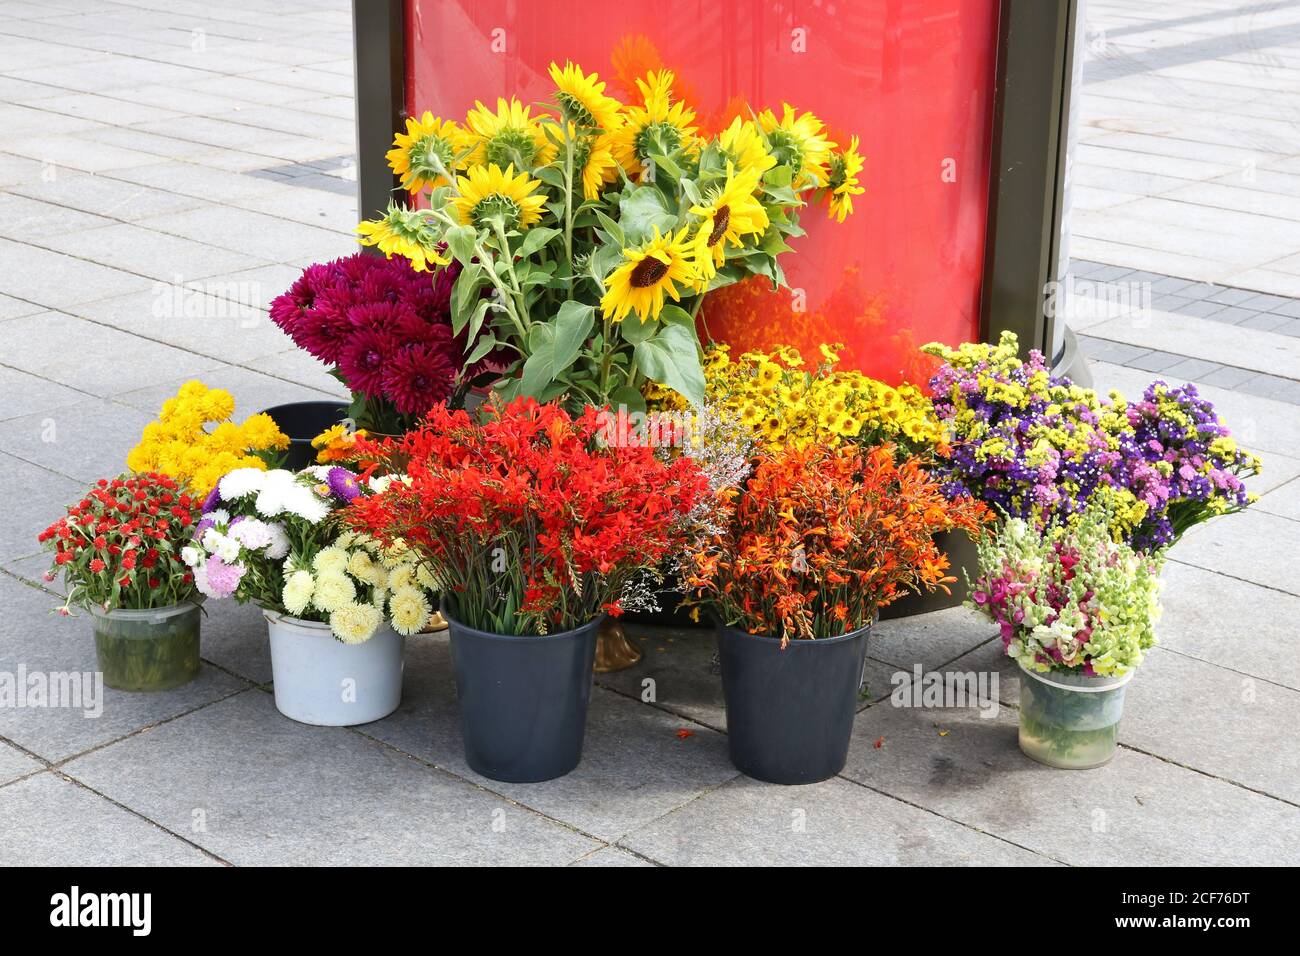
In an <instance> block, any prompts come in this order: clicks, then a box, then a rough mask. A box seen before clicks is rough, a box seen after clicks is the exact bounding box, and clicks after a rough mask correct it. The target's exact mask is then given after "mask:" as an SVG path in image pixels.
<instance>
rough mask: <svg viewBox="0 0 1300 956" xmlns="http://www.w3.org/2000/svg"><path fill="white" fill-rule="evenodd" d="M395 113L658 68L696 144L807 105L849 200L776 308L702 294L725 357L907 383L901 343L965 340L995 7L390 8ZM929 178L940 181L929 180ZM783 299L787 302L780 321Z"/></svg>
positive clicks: (983, 184)
mask: <svg viewBox="0 0 1300 956" xmlns="http://www.w3.org/2000/svg"><path fill="white" fill-rule="evenodd" d="M407 3H408V7H407V65H408V67H407V68H408V77H407V103H408V109H410V110H411V111H412V112H414V111H417V110H425V109H429V110H432V111H433V112H434V113H435V114H438V115H443V116H447V117H449V118H456V119H459V118H461V116H462V115H463V114H464V112H465V111H466V110H467V109H469V108H470V107H472V106H473V103H474V100H476V99H482V100H484V101H485V102H492V101H494V100H495V97H497V96H509V95H511V94H513V95H516V96H518V97H519V98H520V99H521V100H523V101H524V102H525V103H534V102H539V101H544V100H546V99H548V98H549V95H550V90H551V85H550V80H549V78H548V77H547V75H546V67H547V64H548V63H550V61H551V60H559V61H561V62H563V61H564V60H565V59H566V58H568V59H572V60H574V61H575V62H578V63H580V64H581V65H582V66H583V67H584V68H585V69H587V70H596V71H598V72H599V73H600V75H601V78H602V79H606V80H609V81H611V89H610V92H612V93H614V94H615V95H618V96H619V97H620V98H622V99H624V100H626V99H628V98H629V97H630V92H629V89H630V88H631V80H632V78H633V77H634V76H637V75H641V74H642V73H644V72H645V70H647V69H649V68H652V67H658V66H660V65H663V66H667V67H669V68H671V69H672V70H674V71H675V72H676V74H677V77H678V83H677V87H676V92H677V94H678V95H679V96H681V97H682V98H684V99H686V100H687V101H688V102H690V104H691V105H692V106H694V107H695V108H696V109H697V110H698V111H699V114H700V119H701V121H702V122H701V126H702V128H703V131H705V132H711V131H713V130H714V129H716V127H717V124H718V123H719V122H721V121H723V120H725V119H729V118H730V116H731V115H734V111H735V109H736V108H737V105H738V104H739V103H741V102H748V103H749V104H750V105H752V106H753V107H754V109H755V110H758V109H761V108H763V107H773V108H775V109H777V110H778V111H779V108H780V104H781V102H782V100H787V101H789V102H790V103H792V104H794V105H795V106H797V107H799V108H800V109H801V110H811V111H812V112H814V113H816V114H817V115H818V116H819V117H821V118H822V119H823V120H824V121H825V122H826V123H827V124H828V126H829V127H830V129H831V131H832V134H833V136H832V138H834V139H835V140H836V141H837V142H845V143H846V142H847V141H848V136H849V135H850V134H857V135H858V136H859V137H860V138H861V141H862V142H861V151H862V153H863V155H865V156H866V160H867V163H866V169H865V170H864V172H863V174H862V176H861V179H862V182H863V185H864V186H866V189H867V192H866V194H865V195H863V196H860V197H858V198H857V199H856V201H855V208H856V212H855V214H854V215H853V216H852V217H851V218H850V219H849V220H847V221H846V222H845V223H844V224H842V225H838V224H836V223H834V222H831V221H829V220H828V219H827V218H826V215H825V212H824V207H817V208H810V209H806V210H804V212H803V217H802V219H801V224H802V225H804V226H805V228H807V230H808V235H807V236H806V237H803V238H801V239H798V240H795V242H794V246H795V252H794V253H792V254H788V255H787V256H786V257H785V258H784V259H783V260H782V263H783V265H784V267H785V270H786V275H787V278H788V279H789V281H790V284H791V286H792V287H794V288H795V289H796V290H799V291H800V294H799V295H795V296H792V295H791V293H790V292H788V291H785V290H782V291H780V292H777V293H773V292H771V291H770V287H768V286H762V285H757V284H754V285H750V284H746V285H744V286H738V287H732V288H729V289H722V290H719V291H718V292H715V293H713V295H712V296H711V297H710V299H709V300H708V305H707V306H706V308H705V313H704V314H705V318H706V320H707V328H708V330H709V332H710V333H711V334H712V335H713V336H714V337H715V338H718V339H721V340H724V341H728V342H731V343H732V344H733V345H734V346H738V347H741V348H747V347H752V346H760V347H765V346H769V345H772V344H777V343H790V344H794V345H797V346H799V347H800V348H803V349H804V350H805V351H806V352H808V350H810V349H811V352H810V353H809V354H811V355H815V354H816V345H817V344H818V343H820V342H842V343H844V344H845V345H846V346H847V347H848V348H847V350H846V352H845V353H844V358H845V360H846V364H847V365H852V366H856V367H858V368H861V369H862V370H863V371H865V372H867V373H869V374H871V375H875V376H878V377H880V378H883V379H885V380H887V381H897V380H899V379H900V378H907V379H911V380H914V381H915V380H918V379H923V378H924V377H925V374H926V373H925V368H927V367H928V366H927V365H922V364H921V363H920V362H919V359H918V357H917V355H916V351H915V349H916V346H917V345H919V344H922V343H924V342H927V341H930V340H932V339H941V340H944V341H947V342H949V343H952V344H955V343H957V342H960V341H963V340H968V339H973V338H976V337H977V335H978V330H979V318H978V316H979V291H980V276H981V270H982V267H983V257H984V254H983V253H984V234H985V222H986V209H987V202H988V172H989V170H988V162H989V136H990V120H991V116H992V101H993V69H994V61H995V58H996V51H997V8H998V3H997V0H784V2H774V0H651V2H648V3H619V2H611V0H590V2H575V0H407ZM945 173H947V174H948V175H945ZM801 303H806V307H804V308H803V309H802V310H800V309H799V306H800V305H801Z"/></svg>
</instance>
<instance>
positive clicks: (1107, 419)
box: [925, 332, 1259, 551]
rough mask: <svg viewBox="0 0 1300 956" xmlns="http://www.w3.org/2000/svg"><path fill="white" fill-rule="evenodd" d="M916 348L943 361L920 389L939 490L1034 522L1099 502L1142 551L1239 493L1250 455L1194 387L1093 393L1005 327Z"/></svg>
mask: <svg viewBox="0 0 1300 956" xmlns="http://www.w3.org/2000/svg"><path fill="white" fill-rule="evenodd" d="M925 351H926V352H928V353H930V354H932V355H937V356H939V357H940V358H941V359H943V361H944V364H943V366H942V367H941V368H940V369H939V371H938V372H937V373H936V374H935V375H934V377H933V378H932V379H931V380H930V388H931V391H932V392H933V395H934V399H933V401H934V407H935V413H936V415H937V416H938V418H939V420H940V422H941V423H943V425H944V426H945V428H946V430H947V432H948V436H947V437H948V444H947V447H946V448H942V449H941V454H940V455H939V456H938V461H937V463H936V466H935V467H936V469H937V471H938V473H939V476H940V478H941V480H942V481H943V482H944V487H945V491H946V492H947V494H948V495H949V496H950V497H957V496H960V495H971V496H974V497H976V498H979V499H981V500H983V501H984V502H985V503H987V504H989V505H990V506H992V507H993V508H995V509H996V510H998V511H999V512H1001V513H1002V514H1004V515H1006V516H1008V517H1011V518H1021V519H1024V520H1026V521H1028V522H1030V523H1031V524H1033V525H1035V526H1037V527H1038V528H1040V529H1046V528H1049V527H1052V526H1055V525H1062V524H1063V525H1071V524H1073V523H1074V522H1076V521H1077V520H1078V516H1079V515H1080V514H1082V513H1083V512H1084V511H1085V510H1087V509H1088V507H1089V506H1090V505H1092V504H1099V505H1101V506H1102V507H1104V508H1105V509H1106V510H1107V511H1108V512H1109V514H1110V515H1111V526H1112V528H1113V529H1114V530H1115V531H1116V533H1117V534H1118V535H1119V537H1121V538H1122V539H1123V540H1124V541H1126V542H1128V543H1129V544H1132V545H1133V546H1134V547H1136V548H1139V549H1141V550H1144V551H1155V550H1158V549H1160V548H1163V547H1166V546H1168V545H1171V544H1173V543H1174V542H1175V541H1176V540H1177V539H1178V537H1179V536H1180V535H1181V534H1182V533H1183V532H1184V531H1186V530H1187V529H1188V528H1190V527H1192V526H1193V525H1195V524H1197V523H1198V522H1200V521H1204V520H1207V519H1208V518H1211V517H1214V516H1215V515H1219V514H1227V513H1230V512H1232V511H1237V510H1240V509H1241V508H1243V507H1245V506H1246V504H1248V503H1249V501H1250V498H1249V496H1248V495H1247V493H1246V491H1245V487H1244V485H1243V483H1242V478H1243V477H1248V476H1250V475H1252V474H1256V473H1258V471H1259V459H1257V458H1256V457H1255V456H1253V455H1251V454H1249V453H1248V452H1244V451H1242V450H1240V449H1239V448H1237V446H1236V444H1235V442H1234V441H1233V440H1232V438H1231V437H1230V436H1229V434H1228V429H1227V427H1226V426H1224V425H1223V423H1222V422H1221V421H1220V420H1219V418H1218V416H1217V415H1216V414H1215V411H1214V408H1213V407H1212V406H1211V405H1210V403H1209V402H1207V401H1205V400H1204V399H1202V398H1200V397H1199V396H1198V395H1197V394H1196V389H1195V387H1194V386H1191V385H1186V386H1183V387H1182V388H1170V387H1169V386H1167V385H1165V383H1163V382H1156V383H1154V384H1153V385H1151V386H1150V387H1149V388H1148V389H1147V390H1146V393H1145V395H1144V396H1143V400H1142V401H1141V402H1136V403H1132V404H1130V403H1128V402H1126V401H1125V400H1124V399H1123V397H1122V396H1120V395H1119V394H1118V393H1114V392H1112V393H1111V396H1110V399H1109V400H1105V399H1102V398H1100V397H1099V396H1098V395H1097V394H1096V392H1094V391H1093V390H1091V389H1087V388H1082V387H1081V386H1079V385H1076V384H1074V383H1073V382H1071V381H1070V380H1069V379H1067V378H1058V377H1054V376H1052V375H1051V374H1050V373H1049V372H1048V369H1047V366H1046V363H1045V362H1044V360H1043V356H1042V354H1041V353H1039V352H1037V351H1034V352H1031V353H1030V355H1029V359H1028V360H1027V361H1022V360H1021V359H1020V358H1019V356H1018V349H1017V342H1016V337H1015V335H1014V334H1012V333H1009V332H1004V333H1003V334H1002V337H1001V340H1000V341H999V342H998V344H997V345H987V344H972V343H967V344H965V345H962V346H961V347H960V348H957V349H951V348H948V347H946V346H943V345H938V344H935V345H928V346H926V348H925Z"/></svg>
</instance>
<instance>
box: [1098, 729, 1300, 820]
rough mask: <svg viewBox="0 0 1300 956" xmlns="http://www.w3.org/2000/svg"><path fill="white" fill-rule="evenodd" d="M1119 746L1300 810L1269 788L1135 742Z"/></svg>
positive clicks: (1298, 805)
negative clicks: (1252, 784) (1163, 754)
mask: <svg viewBox="0 0 1300 956" xmlns="http://www.w3.org/2000/svg"><path fill="white" fill-rule="evenodd" d="M1119 746H1120V747H1123V748H1124V749H1125V750H1131V751H1133V752H1134V753H1139V754H1143V755H1145V756H1147V757H1154V758H1155V759H1156V760H1159V761H1160V762H1161V763H1167V764H1170V765H1171V766H1174V767H1181V768H1182V769H1184V770H1190V771H1191V772H1192V773H1196V774H1200V775H1201V776H1202V777H1209V778H1210V779H1211V780H1217V781H1219V782H1220V783H1226V784H1228V785H1229V786H1231V787H1238V788H1240V789H1242V790H1246V791H1248V792H1250V793H1254V794H1257V795H1259V796H1261V797H1266V798H1267V799H1269V800H1276V801H1277V802H1278V803H1284V804H1286V805H1287V806H1288V807H1295V808H1296V809H1297V810H1300V803H1297V802H1296V801H1294V800H1288V799H1287V798H1286V797H1279V796H1278V795H1277V794H1275V793H1269V792H1268V791H1267V790H1260V789H1259V788H1258V787H1252V786H1250V785H1249V784H1245V783H1241V782H1239V781H1237V780H1233V779H1231V778H1230V777H1221V776H1219V775H1218V774H1216V773H1210V772H1209V771H1208V770H1201V769H1200V768H1199V767H1193V766H1192V765H1191V764H1185V763H1180V762H1179V761H1177V760H1174V759H1172V758H1170V757H1162V756H1161V755H1160V754H1158V753H1152V752H1151V751H1149V750H1143V749H1142V748H1141V747H1135V746H1134V745H1133V744H1126V743H1124V742H1123V741H1120V743H1119Z"/></svg>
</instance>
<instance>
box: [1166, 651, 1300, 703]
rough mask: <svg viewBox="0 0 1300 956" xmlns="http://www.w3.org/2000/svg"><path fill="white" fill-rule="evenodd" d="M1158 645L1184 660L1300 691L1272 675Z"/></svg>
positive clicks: (1284, 688) (1262, 682)
mask: <svg viewBox="0 0 1300 956" xmlns="http://www.w3.org/2000/svg"><path fill="white" fill-rule="evenodd" d="M1156 647H1158V648H1159V649H1160V650H1162V651H1164V652H1165V653H1166V654H1175V655H1177V656H1178V657H1181V658H1183V659H1184V660H1189V661H1197V662H1199V663H1201V664H1208V665H1209V666H1211V667H1217V668H1218V669H1219V670H1222V671H1227V672H1228V673H1230V674H1238V675H1240V676H1241V677H1248V678H1250V679H1251V680H1254V681H1259V682H1260V683H1261V684H1268V685H1269V686H1271V687H1280V688H1281V689H1282V690H1289V691H1293V692H1296V693H1300V687H1292V686H1291V685H1290V684H1283V683H1282V682H1281V681H1277V680H1274V679H1273V678H1271V677H1264V676H1262V675H1260V674H1250V673H1247V672H1246V671H1241V670H1237V668H1235V667H1229V666H1228V665H1227V664H1220V663H1219V662H1218V661H1211V660H1206V659H1205V658H1204V657H1197V656H1196V655H1195V654H1188V653H1187V652H1186V651H1180V650H1178V649H1177V648H1173V647H1164V646H1162V645H1161V644H1159V643H1157V644H1156Z"/></svg>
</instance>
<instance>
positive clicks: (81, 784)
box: [50, 769, 234, 866]
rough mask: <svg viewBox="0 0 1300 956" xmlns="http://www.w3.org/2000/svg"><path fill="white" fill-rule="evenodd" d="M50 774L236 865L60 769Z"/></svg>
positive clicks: (216, 857)
mask: <svg viewBox="0 0 1300 956" xmlns="http://www.w3.org/2000/svg"><path fill="white" fill-rule="evenodd" d="M50 772H51V773H53V774H54V775H55V776H56V777H59V778H60V779H62V780H66V781H67V782H68V783H70V784H73V785H74V786H77V787H80V788H81V789H83V790H86V791H88V792H90V793H93V794H94V795H95V796H97V797H99V798H101V799H103V800H107V801H108V802H109V803H111V804H112V805H113V806H115V807H117V808H118V809H120V810H125V811H126V812H127V813H129V814H131V815H133V816H136V817H139V818H140V819H141V820H143V821H144V822H145V823H148V824H150V825H151V826H153V827H155V828H157V829H159V830H161V831H162V832H163V833H166V834H167V835H168V836H172V837H175V838H176V839H177V840H180V841H181V842H182V843H184V844H187V845H188V846H191V847H193V848H194V849H196V850H198V851H199V852H200V853H202V854H203V855H204V856H206V857H208V858H209V859H211V860H214V861H216V862H217V863H220V864H221V865H222V866H234V864H233V863H231V862H230V861H229V860H227V859H225V858H224V857H220V856H218V855H217V854H215V853H213V852H212V851H211V850H209V849H208V848H207V847H205V846H203V845H202V844H199V843H195V842H194V841H193V840H191V839H189V838H188V837H185V836H182V835H181V834H179V833H177V832H176V831H175V830H172V829H171V828H170V827H166V826H163V825H162V824H161V823H159V822H158V821H157V820H154V819H153V818H152V817H148V816H145V815H144V814H143V813H141V812H140V811H139V810H135V809H133V808H132V807H128V806H127V805H126V804H125V803H122V802H121V801H119V800H114V799H113V798H112V797H110V796H108V795H107V794H105V793H101V792H100V791H99V790H96V789H95V788H94V787H92V786H90V784H88V783H86V782H84V781H82V780H78V779H77V778H76V777H74V776H72V775H71V774H68V773H65V772H64V771H62V770H58V769H51V770H50Z"/></svg>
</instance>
